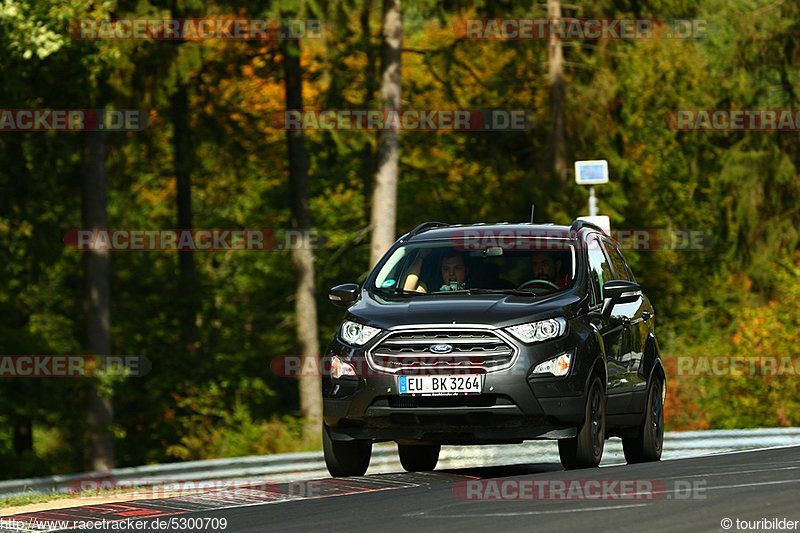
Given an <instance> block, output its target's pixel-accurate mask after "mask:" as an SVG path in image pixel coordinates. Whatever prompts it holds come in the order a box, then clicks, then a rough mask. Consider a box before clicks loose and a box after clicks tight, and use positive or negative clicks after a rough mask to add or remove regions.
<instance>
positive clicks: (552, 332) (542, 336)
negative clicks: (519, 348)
mask: <svg viewBox="0 0 800 533" xmlns="http://www.w3.org/2000/svg"><path fill="white" fill-rule="evenodd" d="M506 330H507V331H508V332H509V333H511V334H512V335H514V336H515V337H516V338H518V339H519V340H521V341H522V342H542V341H546V340H548V339H555V338H556V337H560V336H561V335H563V334H564V332H565V331H566V330H567V321H566V320H564V318H563V317H560V316H559V317H556V318H551V319H548V320H540V321H539V322H530V323H528V324H519V325H518V326H511V327H510V328H506Z"/></svg>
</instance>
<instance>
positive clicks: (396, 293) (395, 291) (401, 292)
mask: <svg viewBox="0 0 800 533" xmlns="http://www.w3.org/2000/svg"><path fill="white" fill-rule="evenodd" d="M373 290H374V291H375V292H382V293H385V294H391V295H392V296H423V295H424V294H425V293H424V292H417V291H412V290H410V289H384V288H380V287H378V288H376V289H373Z"/></svg>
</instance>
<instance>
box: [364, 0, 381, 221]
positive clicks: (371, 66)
mask: <svg viewBox="0 0 800 533" xmlns="http://www.w3.org/2000/svg"><path fill="white" fill-rule="evenodd" d="M371 12H372V0H364V7H363V8H362V10H361V43H362V49H363V50H364V52H365V53H366V55H367V65H366V71H365V76H364V78H365V80H366V83H365V85H366V87H365V89H364V109H369V108H370V106H371V105H372V101H373V100H374V98H375V85H376V80H375V63H376V61H377V58H376V55H377V54H376V53H375V48H374V47H373V46H372V34H371V33H370V29H369V16H370V13H371ZM374 173H375V159H374V157H373V153H372V143H371V142H370V140H368V141H367V142H366V143H364V148H363V149H362V150H361V183H362V186H363V190H364V219H365V220H366V221H367V222H369V221H370V220H371V217H372V206H371V202H372V176H373V175H374Z"/></svg>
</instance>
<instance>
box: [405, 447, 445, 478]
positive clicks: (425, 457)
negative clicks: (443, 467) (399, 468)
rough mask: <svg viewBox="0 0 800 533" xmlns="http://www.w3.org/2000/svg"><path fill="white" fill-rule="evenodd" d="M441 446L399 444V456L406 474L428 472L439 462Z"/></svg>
mask: <svg viewBox="0 0 800 533" xmlns="http://www.w3.org/2000/svg"><path fill="white" fill-rule="evenodd" d="M441 449H442V447H441V446H440V445H439V444H398V445H397V454H398V455H399V456H400V464H402V465H403V468H404V469H405V470H406V472H427V471H429V470H433V469H434V468H436V463H438V462H439V451H440V450H441Z"/></svg>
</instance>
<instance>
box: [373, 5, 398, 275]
mask: <svg viewBox="0 0 800 533" xmlns="http://www.w3.org/2000/svg"><path fill="white" fill-rule="evenodd" d="M402 45H403V19H402V13H401V11H400V0H383V46H382V49H381V106H382V108H383V109H388V110H397V109H400V88H401V86H400V64H401V52H402ZM398 158H399V156H398V132H397V130H396V129H391V130H382V131H380V132H379V133H378V172H377V174H376V175H375V190H374V191H373V193H372V216H371V222H372V243H371V246H370V264H371V265H372V266H374V265H375V264H376V263H377V262H378V261H379V260H380V258H381V257H382V256H383V254H384V253H386V250H388V249H389V247H390V246H391V245H392V244H393V243H394V241H395V237H396V235H395V231H396V228H395V226H396V223H397V163H398Z"/></svg>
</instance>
